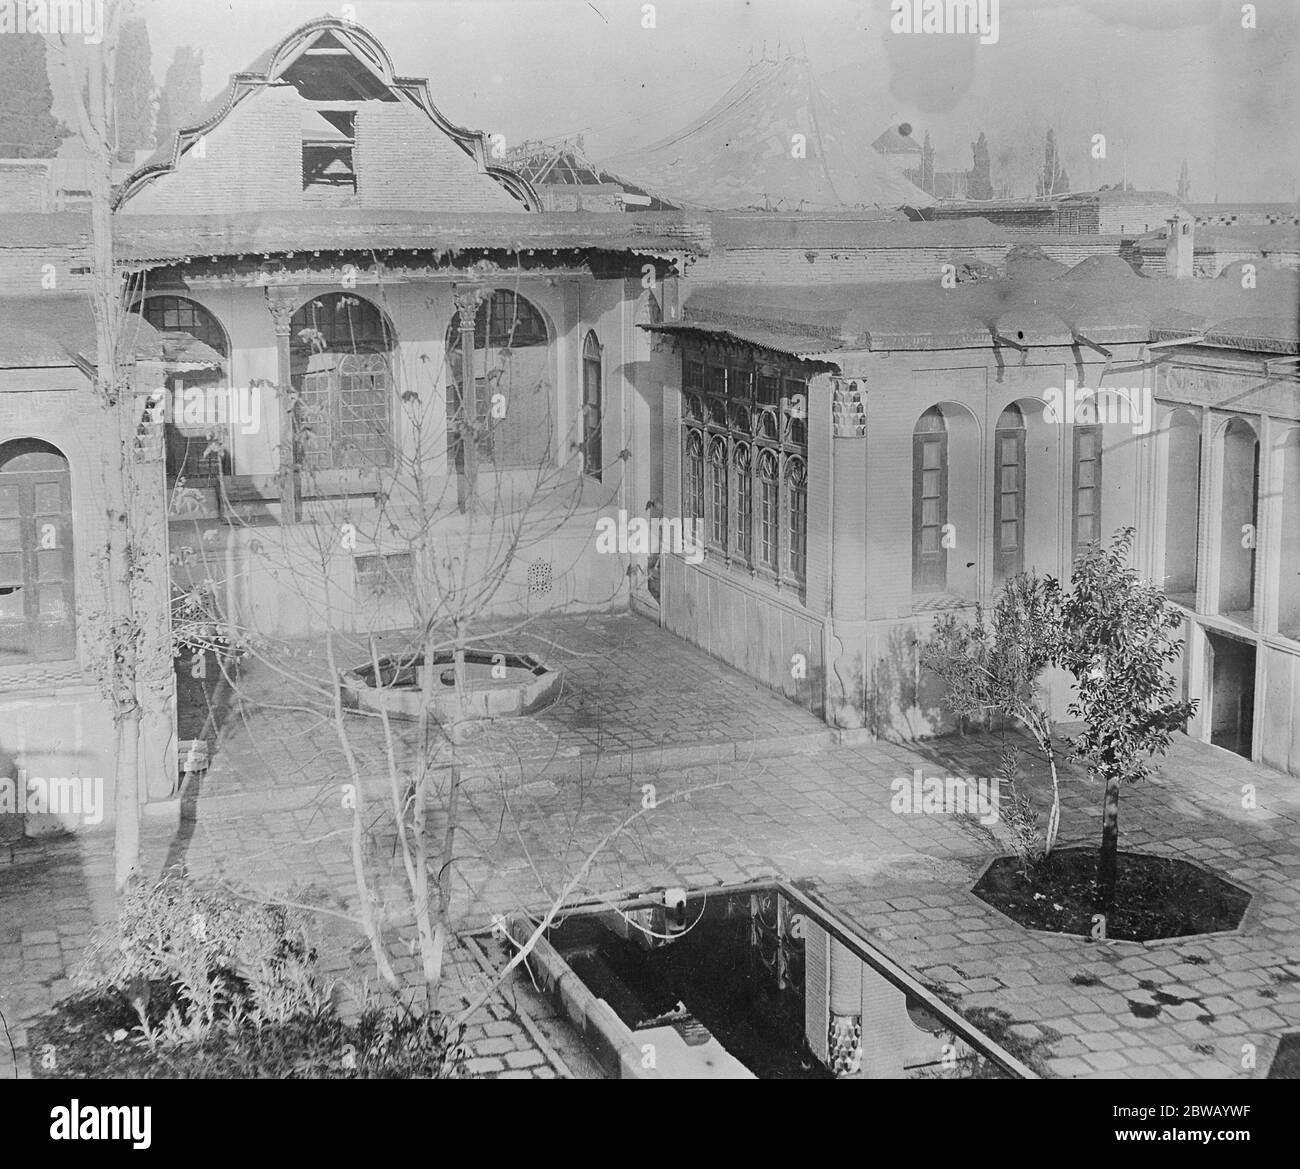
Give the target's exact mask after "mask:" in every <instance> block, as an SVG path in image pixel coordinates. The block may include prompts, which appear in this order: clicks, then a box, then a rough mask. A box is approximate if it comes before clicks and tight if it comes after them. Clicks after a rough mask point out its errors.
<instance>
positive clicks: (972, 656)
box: [921, 572, 1061, 854]
mask: <svg viewBox="0 0 1300 1169" xmlns="http://www.w3.org/2000/svg"><path fill="white" fill-rule="evenodd" d="M1060 607H1061V597H1060V588H1059V586H1058V585H1057V582H1056V581H1054V580H1052V579H1051V578H1050V577H1048V578H1045V579H1044V578H1040V577H1039V576H1038V575H1037V574H1036V573H1032V572H1022V573H1018V574H1017V575H1015V576H1013V577H1012V578H1011V579H1010V580H1008V581H1007V583H1006V585H1005V587H1004V588H1003V590H1002V594H1001V596H1000V597H999V598H998V602H997V605H996V606H995V608H994V610H993V614H992V618H991V620H989V621H988V622H987V623H986V621H985V618H984V612H983V610H982V609H977V610H976V612H975V620H974V622H972V623H971V624H969V625H968V624H966V623H965V622H961V621H958V620H957V619H956V618H954V617H953V616H952V615H951V614H946V615H944V616H943V617H942V618H940V620H939V622H938V624H937V625H936V626H935V631H934V634H933V636H932V637H931V639H930V642H929V644H928V645H926V647H925V648H924V649H923V650H922V654H921V661H922V664H923V665H925V666H926V667H928V668H929V669H931V670H933V671H934V672H935V673H936V674H938V675H939V676H940V677H941V678H942V679H943V680H944V681H945V682H946V683H947V686H948V692H947V702H948V705H949V707H950V708H951V709H952V711H953V713H955V714H957V715H959V716H961V717H964V718H980V719H982V718H984V717H985V716H986V715H987V714H989V713H990V712H996V713H998V714H1001V715H1002V716H1004V717H1006V718H1010V719H1014V720H1015V721H1016V722H1018V723H1019V724H1020V725H1021V726H1022V727H1024V728H1025V730H1026V731H1028V732H1029V734H1030V735H1031V736H1032V737H1033V740H1034V742H1035V743H1036V744H1037V745H1038V748H1039V750H1040V751H1042V753H1043V757H1044V758H1045V759H1046V760H1047V765H1048V767H1049V768H1051V773H1052V810H1051V813H1050V814H1049V816H1048V819H1047V836H1046V840H1045V843H1044V849H1043V851H1044V853H1045V854H1050V853H1051V851H1052V846H1053V845H1054V844H1055V843H1056V834H1057V831H1058V830H1059V828H1060V823H1061V789H1060V783H1059V779H1058V776H1057V771H1056V748H1055V745H1054V743H1053V741H1052V732H1053V725H1054V724H1053V721H1052V715H1051V711H1050V710H1049V709H1048V707H1047V706H1046V704H1045V703H1044V702H1043V700H1042V699H1041V698H1040V697H1039V693H1038V679H1039V677H1040V676H1041V675H1042V673H1043V671H1044V670H1046V669H1047V668H1048V667H1049V666H1051V665H1052V664H1053V663H1054V661H1055V659H1056V657H1057V656H1058V653H1059V646H1058V641H1059V637H1060V626H1061V612H1060ZM1006 774H1008V775H1011V774H1013V769H1012V768H1010V766H1009V765H1007V772H1006Z"/></svg>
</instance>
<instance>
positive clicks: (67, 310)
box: [0, 292, 211, 369]
mask: <svg viewBox="0 0 1300 1169" xmlns="http://www.w3.org/2000/svg"><path fill="white" fill-rule="evenodd" d="M196 344H198V343H197V342H196ZM123 345H124V347H125V348H127V349H128V350H129V351H130V352H131V353H132V354H133V355H134V356H135V357H137V358H139V359H141V360H145V361H161V360H164V359H165V357H166V353H165V350H164V339H163V337H162V335H161V334H160V333H159V332H158V331H157V330H156V329H154V327H153V326H152V325H150V324H149V323H148V322H147V321H145V320H144V319H143V318H141V317H139V316H136V315H132V316H131V317H130V318H129V320H128V322H127V327H126V329H124V338H123ZM203 348H204V349H205V350H206V349H207V347H206V346H203ZM95 350H96V346H95V319H94V316H93V315H92V313H91V308H90V300H89V299H88V298H87V297H85V296H70V295H64V294H61V293H55V292H48V293H39V294H36V295H32V296H9V297H0V368H4V369H36V368H41V367H46V366H67V365H77V364H89V365H93V364H94V363H95V360H96V354H95ZM207 352H208V353H209V354H211V350H207ZM192 359H193V358H188V359H187V360H192Z"/></svg>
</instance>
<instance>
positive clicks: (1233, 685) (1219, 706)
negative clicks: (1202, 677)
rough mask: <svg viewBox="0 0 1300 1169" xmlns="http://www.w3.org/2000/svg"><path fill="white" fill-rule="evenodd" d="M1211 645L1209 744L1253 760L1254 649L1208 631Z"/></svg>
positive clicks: (1246, 644) (1241, 642)
mask: <svg viewBox="0 0 1300 1169" xmlns="http://www.w3.org/2000/svg"><path fill="white" fill-rule="evenodd" d="M1206 639H1207V640H1208V642H1209V650H1210V652H1209V659H1210V660H1209V673H1210V693H1209V707H1210V742H1211V743H1213V744H1214V745H1215V746H1216V747H1222V748H1224V750H1227V751H1231V752H1233V754H1235V755H1240V756H1242V758H1244V759H1249V758H1250V757H1251V753H1252V748H1253V746H1254V735H1253V731H1254V726H1255V647H1254V646H1253V645H1251V644H1249V643H1247V642H1244V641H1238V640H1237V639H1236V638H1234V637H1225V636H1224V635H1223V634H1220V633H1210V632H1209V631H1208V630H1207V631H1206Z"/></svg>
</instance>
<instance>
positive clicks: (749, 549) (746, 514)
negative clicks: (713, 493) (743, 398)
mask: <svg viewBox="0 0 1300 1169" xmlns="http://www.w3.org/2000/svg"><path fill="white" fill-rule="evenodd" d="M750 464H751V459H750V447H749V444H748V443H745V442H738V443H736V445H735V447H734V448H733V449H732V452H731V465H732V467H733V468H734V469H735V474H734V476H733V479H734V480H735V484H736V508H735V517H736V518H735V523H733V524H732V538H731V550H732V551H733V552H734V553H735V554H736V556H737V558H738V559H740V560H741V561H743V562H745V563H748V562H749V558H750V556H751V555H753V549H754V480H753V478H752V477H751V471H752V467H751V465H750Z"/></svg>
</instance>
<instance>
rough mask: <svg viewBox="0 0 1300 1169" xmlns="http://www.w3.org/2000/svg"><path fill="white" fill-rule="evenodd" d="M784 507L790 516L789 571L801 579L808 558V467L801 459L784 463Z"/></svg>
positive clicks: (793, 459)
mask: <svg viewBox="0 0 1300 1169" xmlns="http://www.w3.org/2000/svg"><path fill="white" fill-rule="evenodd" d="M785 486H786V508H787V510H788V511H789V516H790V573H791V575H792V576H794V578H795V579H796V580H803V578H804V569H805V567H806V564H807V559H808V468H807V467H806V466H805V465H804V461H803V459H798V458H792V459H788V460H787V461H786V464H785Z"/></svg>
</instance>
